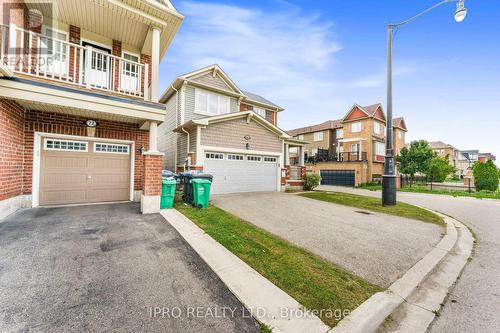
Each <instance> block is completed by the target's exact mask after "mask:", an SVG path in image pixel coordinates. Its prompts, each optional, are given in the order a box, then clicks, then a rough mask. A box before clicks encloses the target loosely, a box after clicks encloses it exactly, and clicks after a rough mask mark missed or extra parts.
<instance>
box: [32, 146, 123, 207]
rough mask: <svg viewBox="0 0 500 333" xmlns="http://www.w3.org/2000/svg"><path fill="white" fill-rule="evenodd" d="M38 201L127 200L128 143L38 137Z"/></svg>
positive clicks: (58, 202) (46, 202) (50, 203)
mask: <svg viewBox="0 0 500 333" xmlns="http://www.w3.org/2000/svg"><path fill="white" fill-rule="evenodd" d="M40 150H41V154H40V182H39V204H40V205H57V204H72V203H94V202H108V201H126V200H130V171H131V170H130V168H131V162H130V158H131V155H130V154H131V147H130V145H129V144H118V143H109V142H99V141H79V140H65V139H55V138H42V145H41V149H40Z"/></svg>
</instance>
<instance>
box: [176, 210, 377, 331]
mask: <svg viewBox="0 0 500 333" xmlns="http://www.w3.org/2000/svg"><path fill="white" fill-rule="evenodd" d="M175 208H176V209H177V210H178V211H179V212H181V213H182V214H184V215H185V216H186V217H188V218H189V219H190V220H191V221H193V222H194V223H195V224H196V225H198V227H200V228H201V229H203V230H204V231H205V232H206V233H207V234H208V235H210V236H211V237H212V238H214V239H215V240H216V241H218V242H219V243H220V244H222V245H223V246H225V247H226V248H227V249H228V250H229V251H231V252H233V253H234V254H235V255H237V256H238V257H239V258H240V259H242V260H243V261H244V262H246V263H247V264H248V265H250V266H251V267H252V268H253V269H255V270H256V271H257V272H259V273H260V274H262V275H263V276H264V277H265V278H266V279H268V280H269V281H271V282H272V283H274V284H275V285H276V286H278V287H279V288H281V289H282V290H284V291H285V292H286V293H288V294H289V295H290V296H292V297H293V298H294V299H295V300H297V301H298V302H299V303H300V304H302V305H303V306H304V307H305V308H306V309H309V310H317V311H318V314H319V317H320V318H321V320H322V321H323V322H324V323H325V324H327V325H329V326H332V327H333V326H335V325H336V324H337V322H338V321H339V320H341V319H342V316H341V315H340V314H341V313H343V312H344V310H349V311H351V310H353V309H355V308H356V307H358V306H359V305H360V304H361V303H363V302H364V301H365V300H366V299H368V298H369V297H370V296H372V295H373V294H374V293H376V292H378V291H380V290H382V288H380V287H379V286H376V285H373V284H370V283H368V282H367V281H365V280H363V279H361V278H360V277H357V276H356V275H354V274H352V273H350V272H347V271H346V270H344V269H342V268H340V267H339V266H336V265H334V264H332V263H330V262H328V261H326V260H325V259H323V258H321V257H319V256H317V255H314V254H312V253H311V252H309V251H306V250H304V249H302V248H300V247H297V246H295V245H293V244H291V243H289V242H288V241H285V240H283V239H281V238H279V237H277V236H275V235H273V234H271V233H269V232H267V231H265V230H262V229H260V228H258V227H256V226H254V225H253V224H250V223H248V222H246V221H244V220H242V219H240V218H238V217H236V216H234V215H232V214H229V213H227V212H225V211H224V210H222V209H220V208H217V207H214V206H211V207H209V208H207V209H196V208H192V207H190V206H186V205H183V204H181V203H176V204H175ZM320 310H321V311H320ZM345 314H347V313H345Z"/></svg>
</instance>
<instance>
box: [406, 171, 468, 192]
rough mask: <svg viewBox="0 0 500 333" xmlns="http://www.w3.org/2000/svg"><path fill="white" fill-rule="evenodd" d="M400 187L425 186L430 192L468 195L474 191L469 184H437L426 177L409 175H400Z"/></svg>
mask: <svg viewBox="0 0 500 333" xmlns="http://www.w3.org/2000/svg"><path fill="white" fill-rule="evenodd" d="M400 185H401V188H404V187H411V186H414V185H420V186H422V185H423V186H427V187H428V188H429V189H430V190H431V191H432V190H447V191H467V192H469V193H471V192H473V191H475V188H474V186H471V182H468V184H467V185H465V184H463V183H446V182H444V183H437V182H434V181H433V180H432V178H430V177H427V176H413V177H411V176H410V175H400Z"/></svg>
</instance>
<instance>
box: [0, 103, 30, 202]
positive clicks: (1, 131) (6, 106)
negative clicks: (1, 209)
mask: <svg viewBox="0 0 500 333" xmlns="http://www.w3.org/2000/svg"><path fill="white" fill-rule="evenodd" d="M23 123H24V110H23V109H22V108H21V107H20V106H19V105H17V104H16V103H15V102H13V101H9V100H6V99H0V188H1V191H0V201H2V200H5V199H9V198H13V197H15V196H18V195H21V194H22V192H23V155H24V151H23V150H24V149H23V148H24V131H23Z"/></svg>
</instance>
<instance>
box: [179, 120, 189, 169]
mask: <svg viewBox="0 0 500 333" xmlns="http://www.w3.org/2000/svg"><path fill="white" fill-rule="evenodd" d="M181 131H183V132H184V133H186V134H187V145H186V153H187V155H186V156H187V161H188V162H189V132H188V131H186V130H185V129H184V127H181ZM184 171H186V165H185V164H184ZM188 171H189V163H188Z"/></svg>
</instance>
